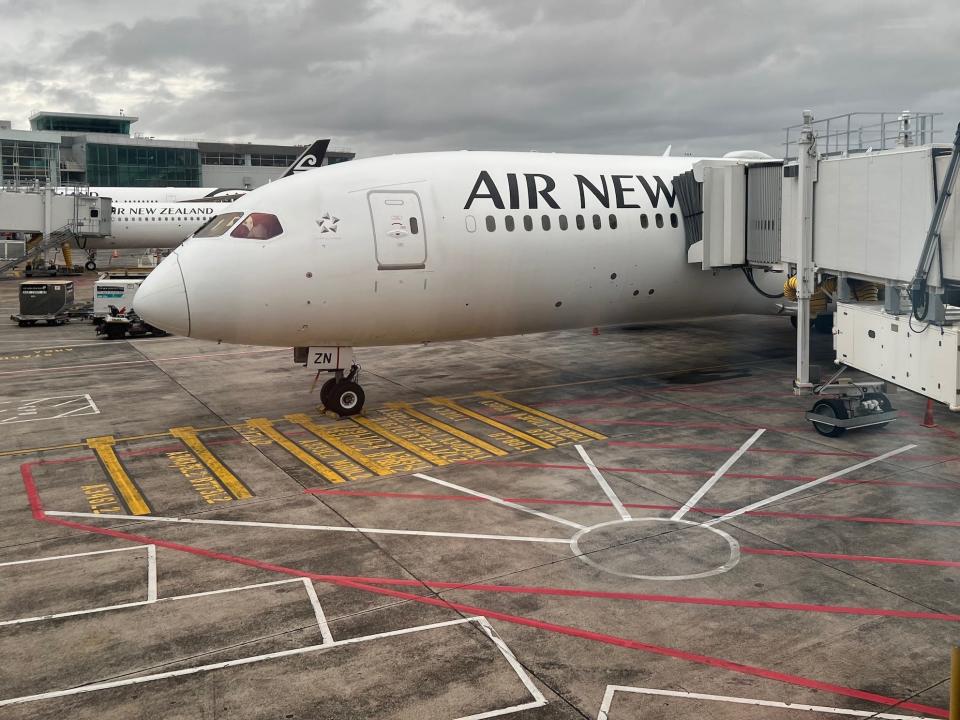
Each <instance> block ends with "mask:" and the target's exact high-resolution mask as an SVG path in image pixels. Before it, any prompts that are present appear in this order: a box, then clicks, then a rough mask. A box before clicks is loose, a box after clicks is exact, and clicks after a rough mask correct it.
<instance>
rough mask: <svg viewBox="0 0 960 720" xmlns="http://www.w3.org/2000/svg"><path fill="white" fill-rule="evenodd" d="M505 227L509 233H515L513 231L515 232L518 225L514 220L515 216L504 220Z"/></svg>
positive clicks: (509, 216)
mask: <svg viewBox="0 0 960 720" xmlns="http://www.w3.org/2000/svg"><path fill="white" fill-rule="evenodd" d="M503 226H504V227H505V228H506V229H507V232H513V231H514V228H516V226H517V223H516V221H515V220H514V219H513V215H507V216H506V217H505V218H504V219H503Z"/></svg>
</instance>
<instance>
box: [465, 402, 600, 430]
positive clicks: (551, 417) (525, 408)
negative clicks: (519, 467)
mask: <svg viewBox="0 0 960 720" xmlns="http://www.w3.org/2000/svg"><path fill="white" fill-rule="evenodd" d="M477 395H478V396H479V397H485V398H490V399H491V400H496V401H497V402H502V403H503V404H504V405H509V406H510V407H513V408H516V409H517V410H522V411H523V412H525V413H530V414H531V415H536V416H537V417H541V418H543V419H545V420H549V421H550V422H552V423H556V424H557V425H562V426H563V427H565V428H568V429H570V430H575V431H576V432H578V433H581V434H583V435H586V436H588V437H592V438H593V439H594V440H606V439H607V436H606V435H602V434H600V433H598V432H594V431H593V430H589V429H588V428H585V427H583V426H582V425H577V424H576V423H572V422H570V421H569V420H564V419H563V418H559V417H557V416H556V415H551V414H550V413H548V412H543V410H537V408H532V407H530V406H529V405H523V404H521V403H518V402H514V401H513V400H507V399H506V398H505V397H503V396H502V395H500V394H498V393H495V392H489V391H487V392H478V393H477Z"/></svg>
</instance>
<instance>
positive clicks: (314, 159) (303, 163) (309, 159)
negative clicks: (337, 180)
mask: <svg viewBox="0 0 960 720" xmlns="http://www.w3.org/2000/svg"><path fill="white" fill-rule="evenodd" d="M329 144H330V140H329V139H327V140H317V141H316V142H315V143H313V145H311V146H310V147H308V148H307V149H306V150H304V151H303V153H302V154H301V155H300V157H298V158H297V159H296V160H294V161H293V165H291V166H290V167H288V168H287V171H286V172H285V173H284V174H283V175H281V176H280V177H281V178H285V177H288V176H290V175H295V174H296V173H299V172H303V171H304V170H313V169H314V168H318V167H320V165H322V164H323V156H324V155H326V154H327V146H328V145H329Z"/></svg>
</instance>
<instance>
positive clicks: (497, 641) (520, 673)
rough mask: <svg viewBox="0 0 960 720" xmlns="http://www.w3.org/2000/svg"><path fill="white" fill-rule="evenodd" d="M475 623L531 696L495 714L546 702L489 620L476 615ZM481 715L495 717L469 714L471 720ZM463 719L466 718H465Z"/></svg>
mask: <svg viewBox="0 0 960 720" xmlns="http://www.w3.org/2000/svg"><path fill="white" fill-rule="evenodd" d="M476 619H477V624H478V625H479V626H480V628H481V629H482V630H483V632H485V633H486V635H487V637H488V638H490V640H492V641H493V644H494V645H496V646H497V647H498V648H499V649H500V653H501V654H502V655H503V656H504V657H505V658H506V659H507V662H508V663H510V667H512V668H513V671H514V672H515V673H517V677H519V678H520V682H522V683H523V686H524V687H525V688H526V689H527V691H528V692H529V693H530V694H531V695H532V696H533V703H526V704H524V705H517V706H515V707H513V708H505V709H504V710H500V711H496V714H499V715H505V714H507V713H508V712H517V711H518V710H520V709H524V710H526V709H527V708H531V707H541V706H543V705H546V704H547V699H546V698H545V697H544V696H543V693H542V692H540V690H539V688H538V687H537V686H536V685H535V684H534V682H533V678H531V677H530V675H528V674H527V671H526V670H525V669H524V667H523V665H521V664H520V661H519V660H517V658H516V656H515V655H514V654H513V651H512V650H511V649H510V648H509V647H508V646H507V644H506V643H505V642H504V641H503V638H501V637H500V635H499V634H498V633H497V631H496V630H494V629H493V625H491V624H490V621H489V620H487V618H485V617H483V616H481V615H478V616H477V618H476ZM482 717H495V715H494V714H492V713H484V714H482V715H471V716H470V718H471V719H472V720H479V719H480V718H482ZM463 720H466V719H465V718H464V719H463Z"/></svg>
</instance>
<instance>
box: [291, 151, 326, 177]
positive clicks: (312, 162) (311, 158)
mask: <svg viewBox="0 0 960 720" xmlns="http://www.w3.org/2000/svg"><path fill="white" fill-rule="evenodd" d="M319 164H320V163H319V162H318V160H317V156H316V155H304V156H303V157H302V158H300V160H299V161H298V162H297V164H296V165H294V166H293V167H292V168H291V170H290V172H294V173H298V172H303V171H304V170H310V169H312V168H315V167H318V166H319Z"/></svg>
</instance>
